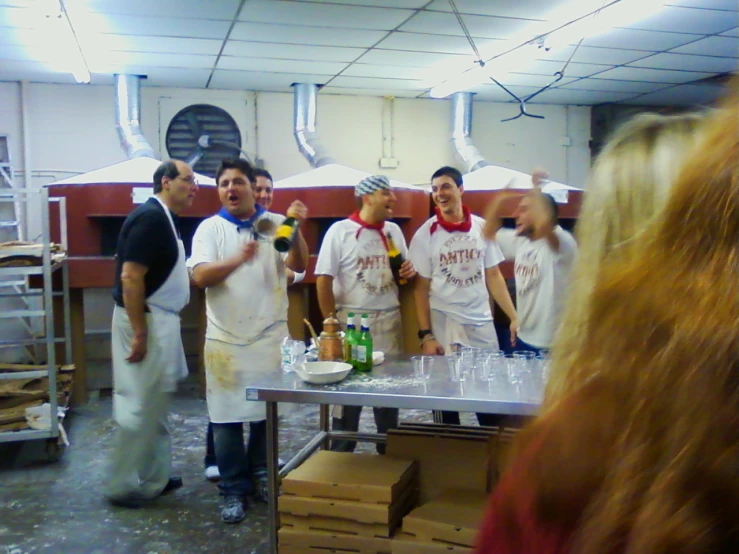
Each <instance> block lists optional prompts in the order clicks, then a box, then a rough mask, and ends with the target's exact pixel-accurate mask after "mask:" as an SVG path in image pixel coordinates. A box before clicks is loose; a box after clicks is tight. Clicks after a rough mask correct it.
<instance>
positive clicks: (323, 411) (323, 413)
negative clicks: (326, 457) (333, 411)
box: [318, 404, 330, 450]
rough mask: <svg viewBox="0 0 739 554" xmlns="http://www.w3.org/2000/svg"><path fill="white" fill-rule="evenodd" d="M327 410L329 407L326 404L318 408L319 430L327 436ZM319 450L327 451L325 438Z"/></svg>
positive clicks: (327, 441)
mask: <svg viewBox="0 0 739 554" xmlns="http://www.w3.org/2000/svg"><path fill="white" fill-rule="evenodd" d="M329 408H330V406H329V405H328V404H320V405H319V406H318V415H319V418H320V430H321V431H322V432H324V433H326V434H327V435H328V432H329V425H330V423H329V422H330V420H329ZM321 449H322V450H328V449H329V440H328V438H326V439H325V440H324V441H323V442H322V443H321Z"/></svg>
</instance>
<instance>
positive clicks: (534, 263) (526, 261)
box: [515, 251, 541, 296]
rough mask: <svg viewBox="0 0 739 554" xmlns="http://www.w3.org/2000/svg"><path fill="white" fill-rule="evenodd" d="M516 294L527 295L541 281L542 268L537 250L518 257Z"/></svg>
mask: <svg viewBox="0 0 739 554" xmlns="http://www.w3.org/2000/svg"><path fill="white" fill-rule="evenodd" d="M515 272H516V294H517V295H518V296H526V295H527V294H529V293H530V292H531V291H532V290H534V289H535V288H538V286H539V283H540V282H541V268H540V263H539V256H538V252H537V251H531V252H527V253H526V254H524V255H523V256H521V257H517V258H516V264H515Z"/></svg>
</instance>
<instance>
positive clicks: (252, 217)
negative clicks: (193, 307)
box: [188, 159, 308, 523]
mask: <svg viewBox="0 0 739 554" xmlns="http://www.w3.org/2000/svg"><path fill="white" fill-rule="evenodd" d="M216 182H217V186H218V196H219V198H220V200H221V204H222V206H223V207H222V208H221V210H220V211H219V212H218V214H216V215H215V216H213V217H210V218H208V219H206V220H205V221H203V223H201V224H200V226H199V227H198V229H197V231H196V232H195V236H194V238H193V244H192V257H191V258H190V259H189V260H188V267H189V268H190V271H191V277H192V280H193V281H194V282H195V283H196V284H197V285H198V286H199V287H201V288H205V289H206V292H205V295H206V296H205V299H206V300H205V305H206V316H207V327H206V334H205V374H206V382H207V388H206V397H207V402H208V413H209V416H210V420H211V422H212V423H213V435H214V443H215V453H216V462H217V465H218V470H219V473H220V476H221V481H220V483H219V485H218V487H219V489H220V491H221V495H222V496H224V497H225V501H224V507H223V509H222V511H221V518H222V519H223V521H224V522H226V523H238V522H240V521H243V520H244V519H245V518H246V511H247V508H248V502H247V496H249V495H256V497H257V499H259V500H261V501H265V502H266V499H267V452H266V450H267V445H266V442H267V441H266V438H267V428H266V421H265V419H266V413H265V405H264V403H263V402H246V401H245V400H244V390H245V389H246V388H247V387H248V386H249V385H250V384H251V383H253V381H254V380H255V379H258V378H259V376H260V375H268V374H271V373H273V372H275V371H280V342H281V341H282V339H283V338H285V337H286V336H287V335H288V330H287V291H286V287H287V279H286V276H285V270H286V268H290V269H292V270H293V271H296V272H300V271H304V270H305V266H306V263H307V261H308V247H307V245H306V243H305V240H304V239H303V236H302V234H301V233H300V231H298V233H297V236H296V237H295V240H294V241H293V243H292V246H291V247H290V250H289V251H288V252H287V254H286V255H285V256H283V255H282V254H280V253H279V252H277V250H275V248H274V246H273V235H274V230H275V229H276V228H277V227H278V226H279V225H280V223H282V221H283V220H284V216H281V215H278V214H275V213H271V212H268V211H266V210H265V209H264V208H263V207H262V206H260V205H259V204H257V203H256V202H255V200H254V173H253V169H252V167H251V165H249V163H248V162H246V161H245V160H242V159H233V160H223V161H222V162H221V165H220V166H219V168H218V171H217V174H216ZM306 214H307V209H306V207H305V206H304V205H303V204H302V203H301V202H298V201H295V202H293V203H292V204H291V205H290V207H289V208H288V210H287V216H288V217H294V218H296V219H297V220H298V221H299V222H302V221H303V220H304V219H305V217H306ZM244 423H249V428H250V433H249V444H248V447H247V448H246V449H245V448H244V435H243V424H244Z"/></svg>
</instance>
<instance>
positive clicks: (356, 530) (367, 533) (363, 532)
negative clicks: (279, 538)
mask: <svg viewBox="0 0 739 554" xmlns="http://www.w3.org/2000/svg"><path fill="white" fill-rule="evenodd" d="M280 526H281V527H280V528H281V529H287V530H290V531H299V532H315V531H318V532H323V533H332V534H336V535H355V536H357V537H365V538H368V539H371V538H382V539H389V538H390V537H391V536H392V534H393V531H394V530H395V529H393V528H391V527H390V526H388V525H383V524H381V523H357V522H356V521H350V520H348V519H337V518H333V517H323V516H296V515H293V514H280ZM396 527H397V526H396Z"/></svg>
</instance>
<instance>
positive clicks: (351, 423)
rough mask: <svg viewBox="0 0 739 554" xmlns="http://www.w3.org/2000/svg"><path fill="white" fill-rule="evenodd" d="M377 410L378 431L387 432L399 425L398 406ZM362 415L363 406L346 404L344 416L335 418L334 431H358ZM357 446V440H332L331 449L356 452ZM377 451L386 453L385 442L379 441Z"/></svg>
mask: <svg viewBox="0 0 739 554" xmlns="http://www.w3.org/2000/svg"><path fill="white" fill-rule="evenodd" d="M373 410H374V412H375V424H376V425H377V432H378V433H387V431H388V429H395V428H397V427H398V409H397V408H373ZM361 415H362V406H344V414H343V416H342V417H340V418H338V417H335V418H333V425H332V428H333V430H334V431H358V430H359V416H361ZM356 447H357V443H356V441H350V440H343V439H341V440H334V441H332V442H331V450H333V451H334V452H354V449H355V448H356ZM377 452H378V453H379V454H384V453H385V444H384V443H379V442H378V443H377Z"/></svg>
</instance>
